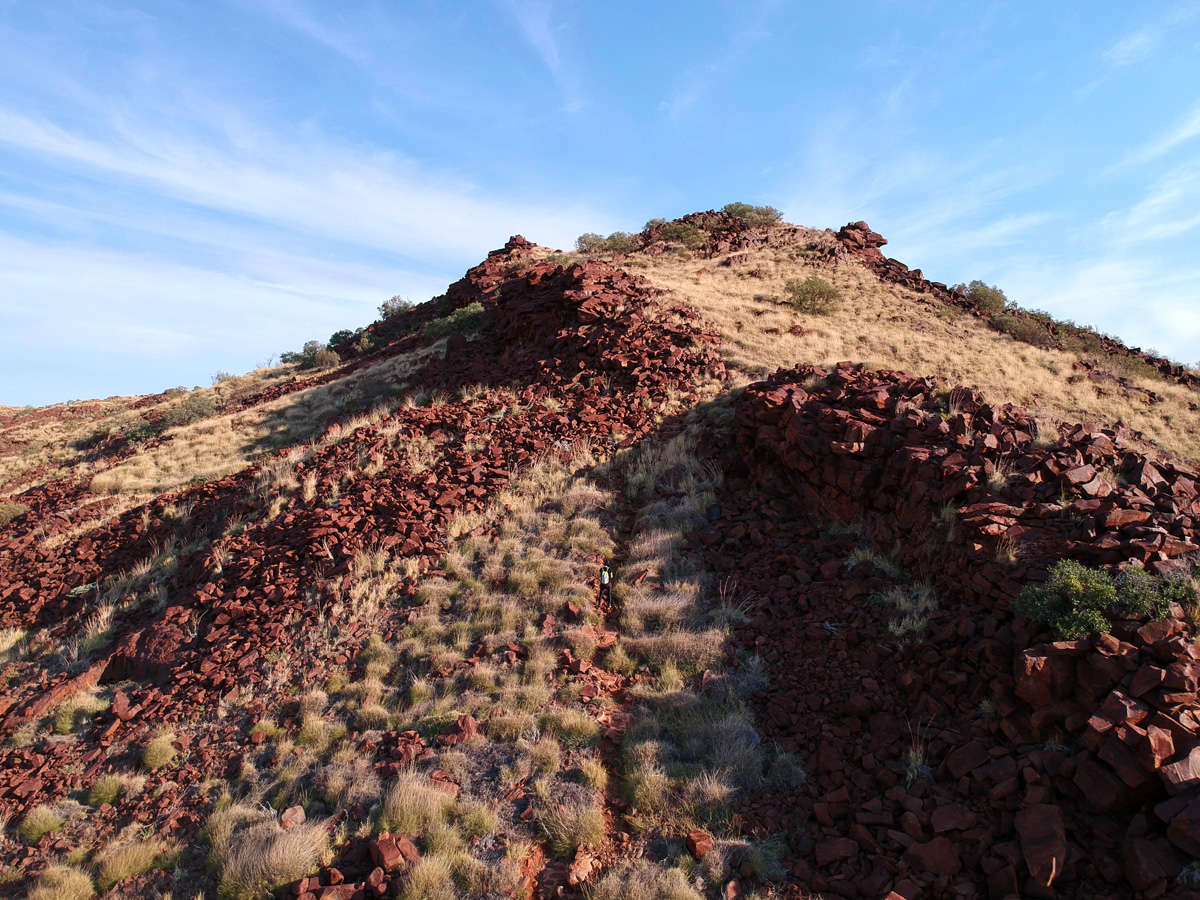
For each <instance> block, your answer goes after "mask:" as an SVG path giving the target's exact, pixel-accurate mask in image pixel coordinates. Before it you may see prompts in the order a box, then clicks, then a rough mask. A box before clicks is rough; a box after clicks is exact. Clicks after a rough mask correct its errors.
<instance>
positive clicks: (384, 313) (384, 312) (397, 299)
mask: <svg viewBox="0 0 1200 900" xmlns="http://www.w3.org/2000/svg"><path fill="white" fill-rule="evenodd" d="M412 308H413V302H412V301H411V300H405V299H404V298H403V297H401V296H400V295H399V294H397V295H396V296H394V297H393V298H392V299H391V300H384V301H383V302H382V303H380V304H379V318H381V319H390V318H393V317H394V316H398V315H400V314H401V313H406V312H408V311H409V310H410V309H412Z"/></svg>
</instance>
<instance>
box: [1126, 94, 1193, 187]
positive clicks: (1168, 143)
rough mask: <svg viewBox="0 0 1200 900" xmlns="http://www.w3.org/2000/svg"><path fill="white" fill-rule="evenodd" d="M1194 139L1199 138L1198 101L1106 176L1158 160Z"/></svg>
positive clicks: (1128, 154)
mask: <svg viewBox="0 0 1200 900" xmlns="http://www.w3.org/2000/svg"><path fill="white" fill-rule="evenodd" d="M1196 137H1200V101H1198V102H1197V103H1196V104H1195V106H1193V107H1192V108H1191V109H1190V110H1188V111H1187V112H1186V113H1184V114H1183V115H1181V116H1180V117H1179V118H1177V119H1176V120H1175V121H1174V122H1172V123H1171V124H1170V125H1168V126H1167V127H1166V128H1164V129H1163V130H1162V131H1160V132H1159V133H1158V134H1156V135H1154V136H1153V137H1151V138H1150V139H1149V140H1147V141H1145V142H1143V143H1142V144H1140V145H1138V146H1137V147H1135V148H1134V149H1133V150H1131V151H1130V152H1129V153H1127V154H1125V156H1124V157H1123V158H1122V159H1121V160H1120V162H1118V163H1117V164H1116V165H1115V166H1113V167H1112V168H1111V169H1110V170H1109V172H1108V174H1110V175H1111V174H1114V173H1116V172H1120V171H1122V170H1125V169H1128V168H1131V167H1133V166H1139V165H1143V164H1145V163H1148V162H1152V161H1154V160H1157V159H1160V158H1161V157H1163V156H1166V155H1167V154H1168V153H1170V152H1171V151H1172V150H1175V149H1176V148H1177V147H1181V146H1183V145H1184V144H1186V143H1188V142H1189V141H1191V140H1192V139H1194V138H1196Z"/></svg>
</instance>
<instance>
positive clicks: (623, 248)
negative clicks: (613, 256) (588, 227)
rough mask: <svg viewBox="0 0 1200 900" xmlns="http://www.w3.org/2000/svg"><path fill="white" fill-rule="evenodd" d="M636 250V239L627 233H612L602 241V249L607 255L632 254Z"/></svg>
mask: <svg viewBox="0 0 1200 900" xmlns="http://www.w3.org/2000/svg"><path fill="white" fill-rule="evenodd" d="M637 248H638V242H637V238H636V237H634V236H633V235H632V234H630V233H629V232H628V231H614V232H613V233H612V234H610V235H609V236H608V237H606V238H605V239H604V249H605V250H607V251H608V252H609V253H632V252H633V251H634V250H636V249H637Z"/></svg>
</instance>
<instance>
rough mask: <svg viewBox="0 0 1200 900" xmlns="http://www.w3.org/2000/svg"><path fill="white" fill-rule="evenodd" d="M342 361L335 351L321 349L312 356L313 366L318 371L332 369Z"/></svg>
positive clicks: (327, 348) (325, 348)
mask: <svg viewBox="0 0 1200 900" xmlns="http://www.w3.org/2000/svg"><path fill="white" fill-rule="evenodd" d="M341 361H342V358H341V357H340V356H338V354H337V351H336V350H331V349H330V348H329V347H322V348H321V349H320V350H318V351H317V352H316V353H314V354H313V365H314V366H315V367H316V368H318V369H332V368H333V367H334V366H336V365H338V364H339V363H340V362H341Z"/></svg>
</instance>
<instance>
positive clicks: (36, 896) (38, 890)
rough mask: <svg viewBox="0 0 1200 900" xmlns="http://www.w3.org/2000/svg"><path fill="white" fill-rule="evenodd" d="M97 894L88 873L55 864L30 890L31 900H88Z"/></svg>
mask: <svg viewBox="0 0 1200 900" xmlns="http://www.w3.org/2000/svg"><path fill="white" fill-rule="evenodd" d="M95 894H96V888H95V886H94V885H93V884H92V879H91V877H89V876H88V874H87V873H86V872H82V871H80V870H79V869H77V868H75V867H74V866H67V865H62V864H58V863H55V864H52V865H50V866H48V867H47V868H46V871H45V872H43V873H42V877H41V878H39V879H38V880H37V884H35V885H34V886H33V887H31V888H30V889H29V900H88V898H89V897H94V896H95Z"/></svg>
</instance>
